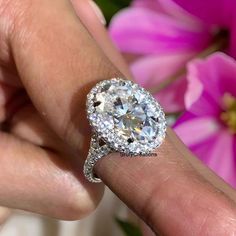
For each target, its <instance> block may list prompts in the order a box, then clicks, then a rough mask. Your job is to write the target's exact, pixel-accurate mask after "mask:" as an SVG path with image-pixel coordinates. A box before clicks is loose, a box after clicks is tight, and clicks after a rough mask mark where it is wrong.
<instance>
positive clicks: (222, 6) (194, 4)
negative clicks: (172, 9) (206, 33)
mask: <svg viewBox="0 0 236 236" xmlns="http://www.w3.org/2000/svg"><path fill="white" fill-rule="evenodd" d="M174 1H175V2H176V3H177V4H178V5H179V6H181V7H183V8H184V9H185V10H186V11H188V12H190V13H191V14H193V15H195V16H197V17H199V18H200V19H201V20H203V21H204V22H205V23H208V24H216V25H220V26H223V27H227V26H229V25H230V24H231V21H232V17H233V15H234V14H235V10H236V1H235V0H217V2H216V1H215V0H204V1H189V0H174Z"/></svg>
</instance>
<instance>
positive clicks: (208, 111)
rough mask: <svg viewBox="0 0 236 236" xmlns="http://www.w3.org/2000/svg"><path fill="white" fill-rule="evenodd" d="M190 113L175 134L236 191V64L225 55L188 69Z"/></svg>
mask: <svg viewBox="0 0 236 236" xmlns="http://www.w3.org/2000/svg"><path fill="white" fill-rule="evenodd" d="M187 80H188V88H187V92H186V95H185V103H186V107H187V111H186V112H185V113H184V114H183V116H182V117H181V118H180V119H179V120H178V121H177V124H176V125H175V131H176V133H177V134H178V135H179V136H180V138H181V139H182V140H183V142H184V143H185V144H186V145H187V146H188V147H189V148H190V149H191V150H192V151H193V152H194V153H195V154H196V155H197V156H198V157H199V158H200V159H201V160H202V161H203V162H204V163H206V164H207V165H208V166H209V167H210V168H212V169H213V170H214V171H215V172H216V173H218V174H219V175H220V176H221V177H222V178H223V179H225V180H226V181H227V182H228V183H230V184H231V185H232V186H234V187H236V158H235V157H236V61H235V60H234V59H233V58H231V57H229V56H227V55H226V54H223V53H215V54H212V55H211V56H209V57H208V58H206V59H204V60H200V59H196V60H194V61H192V62H191V63H189V65H188V75H187Z"/></svg>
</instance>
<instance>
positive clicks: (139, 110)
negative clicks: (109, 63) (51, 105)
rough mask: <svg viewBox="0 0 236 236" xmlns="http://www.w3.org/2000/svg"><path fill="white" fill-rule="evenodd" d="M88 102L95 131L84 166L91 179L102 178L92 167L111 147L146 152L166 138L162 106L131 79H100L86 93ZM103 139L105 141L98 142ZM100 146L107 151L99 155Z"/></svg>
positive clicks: (132, 154) (132, 153)
mask: <svg viewBox="0 0 236 236" xmlns="http://www.w3.org/2000/svg"><path fill="white" fill-rule="evenodd" d="M86 106H87V117H88V120H89V123H90V125H91V127H92V130H93V133H94V134H96V135H93V138H92V141H91V148H90V151H89V155H88V158H87V160H86V162H85V166H84V174H85V176H86V177H87V179H88V180H89V181H91V182H100V179H98V178H96V177H95V176H94V175H93V173H92V169H93V166H94V165H95V164H96V161H97V160H98V159H100V158H101V157H102V156H104V155H107V154H108V153H109V152H112V151H114V152H121V153H124V154H127V155H131V156H135V155H142V156H144V155H145V154H148V153H150V152H151V151H153V150H154V149H155V148H157V147H159V146H160V145H161V143H162V141H163V140H164V138H165V133H166V120H165V114H164V112H163V110H162V108H161V106H160V105H159V103H158V102H157V101H156V100H155V98H153V96H152V95H151V94H150V93H149V92H148V91H146V90H145V89H144V88H142V87H140V86H139V85H137V84H135V83H133V82H132V81H129V80H124V79H122V78H113V79H111V80H103V81H101V82H99V83H98V84H96V85H95V87H93V88H92V90H91V91H90V92H89V94H88V95H87V104H86ZM101 141H102V143H103V144H99V143H101ZM101 148H102V150H103V152H104V153H103V154H104V155H99V151H98V150H100V149H101ZM104 150H105V151H104ZM100 152H101V151H100ZM89 163H90V164H89Z"/></svg>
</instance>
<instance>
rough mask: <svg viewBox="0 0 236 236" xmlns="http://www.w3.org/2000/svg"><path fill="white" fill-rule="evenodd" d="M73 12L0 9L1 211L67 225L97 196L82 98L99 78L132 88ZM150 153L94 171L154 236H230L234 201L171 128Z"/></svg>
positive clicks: (34, 5) (235, 229)
mask: <svg viewBox="0 0 236 236" xmlns="http://www.w3.org/2000/svg"><path fill="white" fill-rule="evenodd" d="M72 3H73V6H74V8H73V6H72V4H71V3H70V2H69V1H67V0H34V1H32V0H14V1H13V0H0V22H1V23H0V39H1V40H0V81H1V83H0V95H1V96H0V120H1V122H2V123H5V125H4V126H3V128H4V130H5V131H7V132H1V133H0V149H1V157H0V166H1V171H0V205H1V206H3V207H9V208H18V209H24V210H27V211H32V212H37V213H39V214H43V215H48V216H50V217H55V218H60V219H64V220H75V219H80V218H82V217H84V216H85V215H88V214H89V213H91V212H92V211H93V210H94V209H95V208H96V206H97V204H98V203H99V201H100V200H101V198H102V195H103V189H104V186H103V184H91V183H88V182H87V181H86V180H85V179H84V177H83V174H82V167H83V162H84V159H85V158H86V155H87V152H88V148H89V140H90V137H91V130H90V127H89V125H88V122H87V120H86V111H85V101H86V94H87V93H88V92H89V90H90V89H91V88H92V87H93V86H94V85H95V84H96V83H97V82H98V81H100V80H102V79H109V78H112V77H116V76H125V77H127V78H129V79H132V78H131V77H130V75H129V72H128V70H127V66H126V65H125V63H124V62H123V59H122V58H121V56H120V55H119V54H118V52H117V51H116V50H115V49H114V47H113V46H112V44H111V42H110V40H109V39H108V37H107V35H106V32H105V29H104V27H103V26H102V24H101V23H100V22H99V19H98V17H97V16H96V15H95V13H94V12H93V11H92V8H91V6H90V5H89V3H88V2H87V1H82V0H81V1H79V0H78V1H76V0H73V1H72ZM156 153H157V155H158V157H154V158H136V159H129V158H121V157H120V155H119V154H118V153H113V154H110V155H109V156H108V157H106V158H103V159H102V160H100V161H99V162H98V163H97V165H96V168H95V171H96V174H97V175H98V176H99V177H101V178H102V180H103V181H104V183H105V184H106V185H107V186H108V187H109V188H111V190H112V191H113V192H114V193H115V194H117V195H118V196H119V197H120V198H121V200H123V201H124V202H125V203H126V204H127V205H128V206H129V207H130V208H131V209H132V210H133V211H134V212H135V213H136V214H137V215H138V216H139V217H140V218H141V219H142V220H143V221H144V222H145V223H146V224H147V225H149V226H150V227H151V228H152V230H153V232H155V233H156V234H161V235H214V236H216V235H234V234H235V233H236V205H235V199H236V192H235V191H234V190H233V189H232V188H231V187H230V186H229V185H227V184H226V183H225V182H224V181H223V180H221V179H220V178H219V177H217V176H216V175H215V174H214V173H213V172H211V171H210V170H209V169H208V168H207V167H205V166H203V165H202V164H201V163H200V162H199V161H198V160H197V159H196V158H195V157H194V156H193V155H192V154H191V153H190V152H189V151H188V150H187V148H186V147H185V146H184V145H183V144H182V143H181V141H180V140H179V139H178V137H176V135H175V134H174V133H173V131H172V130H170V129H169V130H168V132H167V137H166V139H165V142H164V143H163V145H162V146H161V147H160V148H159V149H158V150H156ZM3 209H4V208H3ZM0 219H1V217H0ZM144 231H145V232H146V234H150V232H148V230H147V228H145V227H144Z"/></svg>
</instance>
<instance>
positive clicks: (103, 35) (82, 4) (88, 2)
mask: <svg viewBox="0 0 236 236" xmlns="http://www.w3.org/2000/svg"><path fill="white" fill-rule="evenodd" d="M71 2H72V4H73V6H74V9H75V11H76V13H77V15H78V16H79V18H80V20H81V21H82V22H83V24H84V25H85V26H86V28H87V29H88V31H89V32H90V33H91V35H92V36H93V38H94V39H95V40H96V42H97V43H98V45H99V46H100V47H101V48H102V50H103V52H104V53H105V54H106V56H107V57H108V58H109V59H110V60H111V62H112V63H113V64H114V65H116V67H117V68H118V69H119V70H120V71H121V72H122V73H123V74H124V75H125V76H127V77H130V72H129V69H128V66H127V64H126V63H125V62H124V59H123V57H122V56H121V54H120V53H119V52H118V50H117V49H116V48H115V46H114V44H113V43H112V41H111V39H110V37H108V34H107V30H106V29H105V27H104V16H102V12H101V11H100V9H99V8H98V6H96V3H95V2H94V1H92V0H82V1H81V0H71Z"/></svg>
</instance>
